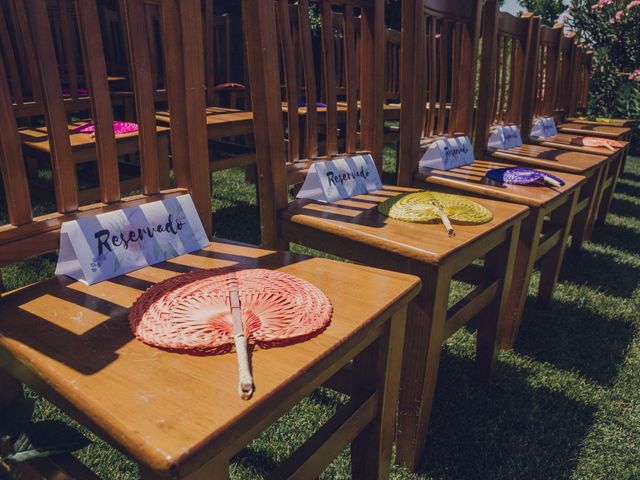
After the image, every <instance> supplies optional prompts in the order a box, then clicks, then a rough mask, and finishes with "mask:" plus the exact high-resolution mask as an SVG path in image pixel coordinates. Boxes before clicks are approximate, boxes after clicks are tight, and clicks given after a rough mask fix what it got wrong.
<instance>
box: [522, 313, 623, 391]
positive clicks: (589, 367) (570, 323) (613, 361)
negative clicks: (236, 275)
mask: <svg viewBox="0 0 640 480" xmlns="http://www.w3.org/2000/svg"><path fill="white" fill-rule="evenodd" d="M633 334H634V329H633V326H632V325H631V324H630V323H627V322H625V321H623V320H619V319H615V318H613V319H612V318H609V319H607V318H605V317H603V315H602V314H601V313H600V312H595V311H592V310H589V309H588V308H582V307H579V306H577V305H576V304H574V303H564V302H558V301H556V302H553V303H552V304H551V306H550V307H539V306H537V305H535V302H533V301H529V302H527V306H526V308H525V313H524V317H523V319H522V324H521V327H520V331H519V333H518V340H517V341H516V345H515V346H514V351H515V352H516V353H518V354H521V355H526V356H528V357H532V358H535V359H536V360H537V361H540V362H547V363H550V364H552V365H554V366H555V367H557V368H559V369H562V370H567V371H577V372H578V373H579V374H580V375H582V376H584V377H586V378H589V379H591V380H594V381H596V382H598V383H599V384H601V385H603V386H610V385H612V384H613V382H614V380H615V377H616V375H617V373H618V365H620V364H621V363H622V362H624V359H625V356H626V352H627V349H628V346H629V343H630V342H631V341H632V339H633Z"/></svg>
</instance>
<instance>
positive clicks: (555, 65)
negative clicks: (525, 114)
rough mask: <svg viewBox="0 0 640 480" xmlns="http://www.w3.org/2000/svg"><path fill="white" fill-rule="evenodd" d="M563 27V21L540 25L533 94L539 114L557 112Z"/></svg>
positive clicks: (536, 112) (536, 113) (535, 113)
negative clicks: (552, 24) (548, 25)
mask: <svg viewBox="0 0 640 480" xmlns="http://www.w3.org/2000/svg"><path fill="white" fill-rule="evenodd" d="M563 28H564V26H563V24H561V23H558V24H556V25H554V26H553V27H547V26H544V25H543V26H541V27H540V36H539V41H538V58H537V60H536V64H535V75H534V78H535V81H536V83H535V87H534V96H533V99H534V109H533V112H534V115H537V116H545V117H549V116H553V115H554V114H555V105H556V95H557V90H558V87H557V85H558V78H559V66H560V44H561V40H562V30H563Z"/></svg>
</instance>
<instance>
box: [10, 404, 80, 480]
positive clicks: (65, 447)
mask: <svg viewBox="0 0 640 480" xmlns="http://www.w3.org/2000/svg"><path fill="white" fill-rule="evenodd" d="M34 408H35V400H34V399H32V398H24V399H19V400H17V401H15V402H13V403H12V404H11V405H9V407H7V408H6V409H4V410H3V411H1V412H0V464H4V465H5V466H6V465H9V466H10V464H11V462H26V461H28V460H31V459H33V458H40V457H48V456H51V455H56V454H60V453H69V452H74V451H76V450H79V449H81V448H84V447H86V446H87V445H88V444H89V440H88V439H87V437H85V436H84V435H82V434H81V433H80V432H78V431H77V430H76V429H74V428H72V427H70V426H69V425H67V424H66V423H65V422H62V421H60V420H45V421H42V422H36V423H32V422H31V417H32V416H33V412H34ZM0 470H2V467H1V466H0Z"/></svg>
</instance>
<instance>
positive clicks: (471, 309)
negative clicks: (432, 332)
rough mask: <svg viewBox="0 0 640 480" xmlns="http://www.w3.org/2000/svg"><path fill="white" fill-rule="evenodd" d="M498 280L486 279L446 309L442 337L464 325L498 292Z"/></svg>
mask: <svg viewBox="0 0 640 480" xmlns="http://www.w3.org/2000/svg"><path fill="white" fill-rule="evenodd" d="M499 287H500V280H494V281H493V282H491V281H486V282H483V283H481V284H480V285H478V286H477V287H476V288H474V289H473V290H472V291H471V292H469V293H468V294H467V295H466V296H465V297H464V298H463V299H462V300H460V301H458V303H456V304H455V305H453V306H452V307H451V308H450V309H449V310H448V311H447V321H446V323H445V324H444V332H443V335H442V337H443V339H447V338H449V337H450V336H451V335H453V334H454V333H455V332H457V331H458V330H459V329H460V327H462V326H463V325H466V324H467V323H468V322H469V320H471V319H472V318H473V317H475V316H476V315H477V314H478V313H479V312H480V311H481V310H482V309H483V308H484V307H486V306H487V305H488V304H489V302H491V300H493V299H494V298H495V297H496V294H497V293H498V292H499Z"/></svg>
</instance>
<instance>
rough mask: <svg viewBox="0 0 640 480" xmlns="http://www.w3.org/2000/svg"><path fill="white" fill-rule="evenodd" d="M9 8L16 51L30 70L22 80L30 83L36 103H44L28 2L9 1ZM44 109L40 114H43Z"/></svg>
mask: <svg viewBox="0 0 640 480" xmlns="http://www.w3.org/2000/svg"><path fill="white" fill-rule="evenodd" d="M9 8H10V10H11V11H12V16H13V19H14V24H15V25H16V30H17V32H16V37H17V43H18V45H14V47H18V48H17V49H16V52H18V54H19V55H20V56H21V58H22V59H23V60H24V62H25V64H26V69H25V72H28V76H29V78H28V79H27V78H23V79H22V81H23V82H24V83H26V82H27V81H28V82H29V83H30V90H31V92H32V95H33V97H34V98H33V100H34V101H35V102H36V103H39V104H40V105H41V104H42V89H41V87H40V83H39V82H40V81H39V74H38V65H37V60H36V50H35V46H34V44H33V38H32V36H31V29H30V27H29V15H28V13H27V3H26V2H9ZM42 113H43V112H42V109H40V110H39V112H38V114H42Z"/></svg>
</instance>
